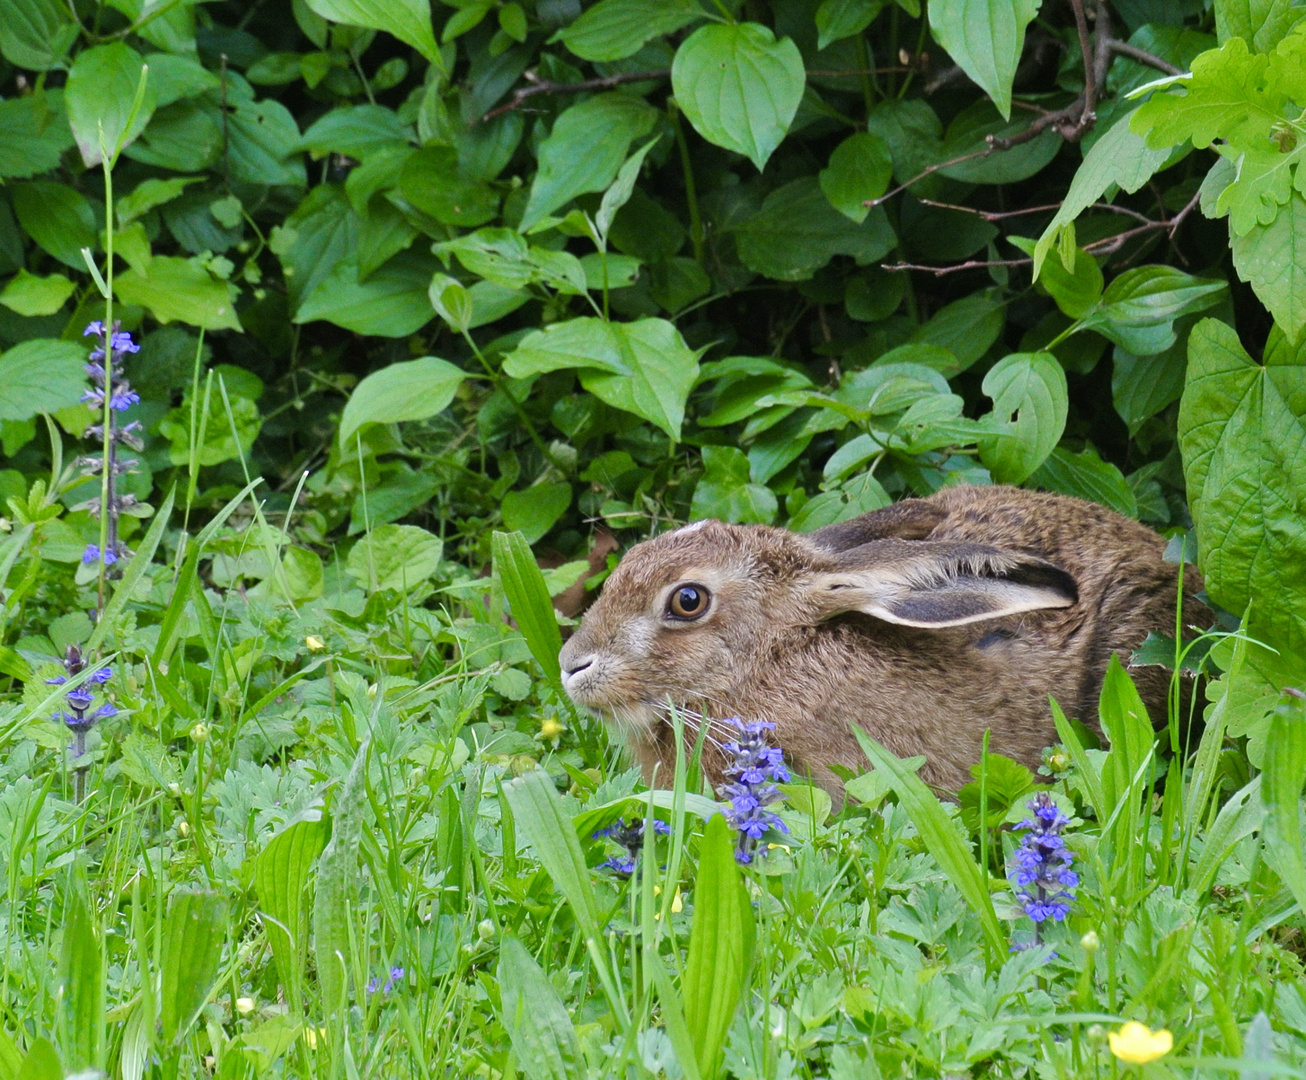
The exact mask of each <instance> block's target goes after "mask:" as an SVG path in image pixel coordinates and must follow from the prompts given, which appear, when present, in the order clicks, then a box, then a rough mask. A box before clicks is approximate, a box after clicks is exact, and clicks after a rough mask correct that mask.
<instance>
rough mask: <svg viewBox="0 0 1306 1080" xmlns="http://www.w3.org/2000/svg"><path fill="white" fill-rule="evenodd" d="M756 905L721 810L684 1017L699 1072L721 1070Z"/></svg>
mask: <svg viewBox="0 0 1306 1080" xmlns="http://www.w3.org/2000/svg"><path fill="white" fill-rule="evenodd" d="M753 940H754V927H753V908H752V905H751V904H750V903H749V901H748V893H747V891H746V890H745V889H744V886H743V882H742V881H740V878H739V866H738V864H737V863H736V862H735V845H734V837H733V836H732V835H731V830H730V826H729V825H727V824H726V819H725V817H724V815H722V814H716V815H714V816H713V817H712V818H711V819H710V820H709V821H708V823H707V829H706V831H705V834H704V837H703V847H702V855H701V856H700V857H699V863H698V880H697V882H696V883H695V885H694V923H693V926H692V927H691V928H690V931H689V955H688V956H687V957H686V959H685V977H684V993H685V1023H686V1025H687V1026H688V1028H689V1034H690V1038H691V1039H692V1040H693V1045H694V1059H695V1061H696V1062H697V1064H698V1072H699V1075H700V1076H702V1077H705V1078H708V1080H710V1078H711V1077H714V1076H716V1075H717V1070H718V1068H719V1067H720V1060H721V1051H722V1048H723V1047H724V1046H725V1041H726V1032H727V1031H729V1030H730V1022H731V1021H732V1020H733V1019H734V1018H735V1010H736V1009H737V1008H738V1007H739V999H740V997H741V996H742V995H743V992H744V980H745V979H746V978H747V977H748V968H749V965H750V963H751V962H752V958H753Z"/></svg>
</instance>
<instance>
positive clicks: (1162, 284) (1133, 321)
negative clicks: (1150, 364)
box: [1075, 259, 1228, 355]
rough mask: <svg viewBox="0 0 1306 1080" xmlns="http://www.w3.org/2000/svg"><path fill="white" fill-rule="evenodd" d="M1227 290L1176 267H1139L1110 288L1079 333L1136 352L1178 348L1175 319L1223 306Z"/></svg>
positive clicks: (1127, 273) (1109, 286)
mask: <svg viewBox="0 0 1306 1080" xmlns="http://www.w3.org/2000/svg"><path fill="white" fill-rule="evenodd" d="M1075 261H1076V263H1078V262H1079V260H1078V259H1076V260H1075ZM1227 288H1228V285H1226V284H1225V283H1224V282H1223V281H1209V280H1204V279H1202V278H1196V277H1193V276H1192V275H1191V274H1185V273H1184V272H1183V271H1182V270H1176V269H1175V268H1174V267H1172V266H1137V267H1134V268H1133V269H1132V270H1126V271H1125V272H1124V273H1123V274H1121V275H1120V276H1119V277H1118V278H1116V279H1115V281H1113V282H1111V284H1110V285H1108V286H1107V289H1106V292H1104V293H1103V294H1102V301H1101V303H1100V304H1098V305H1096V306H1095V307H1094V308H1093V309H1092V310H1090V311H1089V312H1088V314H1086V315H1085V316H1084V317H1083V318H1082V319H1081V320H1080V322H1079V325H1078V327H1077V328H1076V329H1077V330H1096V331H1097V332H1098V333H1099V334H1101V335H1102V336H1103V337H1105V338H1108V339H1109V340H1111V341H1114V342H1115V343H1116V344H1117V345H1119V346H1120V347H1121V348H1122V349H1128V350H1129V351H1130V352H1132V353H1138V354H1140V355H1147V354H1150V353H1156V352H1161V351H1162V350H1164V349H1168V348H1169V347H1170V346H1171V345H1173V344H1174V343H1175V338H1176V336H1177V335H1176V333H1175V329H1174V321H1175V319H1177V318H1179V316H1181V315H1189V314H1192V313H1193V312H1197V311H1204V310H1205V309H1206V308H1209V307H1211V306H1213V305H1214V304H1217V303H1219V302H1220V298H1221V297H1220V294H1221V293H1223V292H1224V291H1225V290H1226V289H1227Z"/></svg>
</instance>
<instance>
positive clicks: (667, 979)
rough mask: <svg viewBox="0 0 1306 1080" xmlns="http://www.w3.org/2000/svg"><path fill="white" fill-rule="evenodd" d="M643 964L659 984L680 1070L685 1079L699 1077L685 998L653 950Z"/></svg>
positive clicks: (669, 1032) (672, 1046) (661, 1001)
mask: <svg viewBox="0 0 1306 1080" xmlns="http://www.w3.org/2000/svg"><path fill="white" fill-rule="evenodd" d="M644 964H645V966H646V967H647V968H648V970H649V974H650V975H651V976H652V978H653V985H654V986H655V987H657V992H658V1001H659V1002H660V1003H661V1006H662V1008H661V1013H662V1022H663V1023H664V1024H666V1025H667V1038H668V1039H670V1040H671V1049H673V1050H674V1051H675V1052H676V1060H677V1061H679V1062H680V1071H681V1072H682V1073H683V1074H684V1076H685V1080H699V1073H698V1061H697V1060H696V1059H695V1058H694V1040H693V1038H692V1037H691V1036H690V1034H689V1025H688V1023H686V1021H685V1005H684V1002H683V1001H681V1000H680V995H679V994H678V993H676V988H675V986H673V985H672V983H671V976H670V975H669V974H668V973H667V967H666V965H665V964H664V963H663V962H662V957H661V956H659V955H658V954H657V953H655V952H652V951H650V952H649V953H648V954H647V955H646V956H645V957H644Z"/></svg>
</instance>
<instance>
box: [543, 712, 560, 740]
mask: <svg viewBox="0 0 1306 1080" xmlns="http://www.w3.org/2000/svg"><path fill="white" fill-rule="evenodd" d="M562 732H563V727H562V725H561V724H560V723H558V721H556V720H555V719H553V717H549V719H547V720H545V721H544V723H542V724H541V725H540V736H541V737H542V738H544V739H547V740H549V741H552V740H553V739H556V738H557V737H558V736H559V735H561V734H562Z"/></svg>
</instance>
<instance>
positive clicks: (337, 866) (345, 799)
mask: <svg viewBox="0 0 1306 1080" xmlns="http://www.w3.org/2000/svg"><path fill="white" fill-rule="evenodd" d="M369 754H370V744H369V743H368V742H367V741H366V740H364V741H363V743H362V745H361V746H359V748H358V752H357V753H356V754H355V755H354V763H353V765H351V766H350V768H349V772H348V774H347V775H346V776H345V781H344V783H343V785H341V787H340V788H339V789H338V793H337V794H336V796H335V801H334V802H333V803H332V805H331V841H330V842H329V843H328V844H327V846H326V847H325V848H324V849H323V851H322V858H321V859H320V860H319V861H318V865H317V888H316V889H315V895H314V897H313V956H314V959H315V962H316V967H317V977H318V982H319V984H320V985H321V989H322V1005H323V1009H324V1011H325V1012H326V1014H327V1015H328V1016H330V1015H332V1014H334V1013H337V1011H338V1010H343V1009H345V1008H347V1007H348V1001H349V997H348V987H349V969H350V965H349V956H350V935H351V933H352V927H351V926H350V920H351V918H352V917H353V915H354V913H355V912H356V911H357V910H358V885H359V872H358V869H359V868H358V855H359V847H360V844H361V842H362V835H363V820H364V811H365V809H366V808H367V805H368V803H367V762H368V757H369ZM358 989H359V988H358V987H355V988H354V992H355V994H357V993H358Z"/></svg>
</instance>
